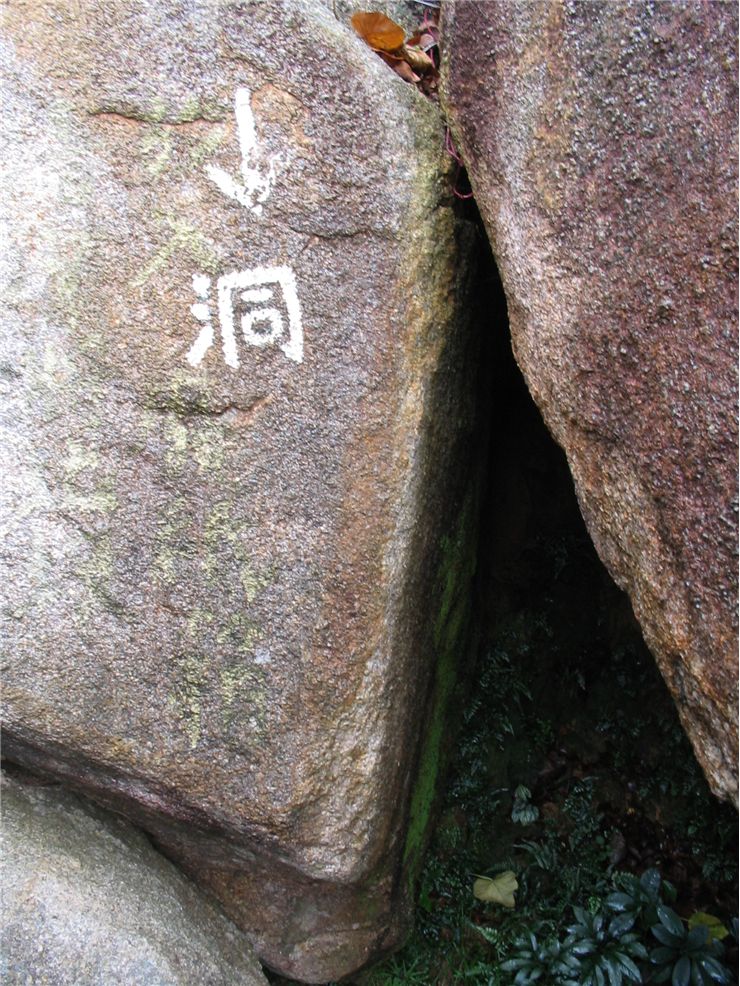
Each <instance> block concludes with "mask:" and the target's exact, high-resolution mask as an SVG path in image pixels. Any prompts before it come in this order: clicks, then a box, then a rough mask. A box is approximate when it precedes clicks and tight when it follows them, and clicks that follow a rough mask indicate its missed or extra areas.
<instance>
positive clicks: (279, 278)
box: [187, 267, 303, 369]
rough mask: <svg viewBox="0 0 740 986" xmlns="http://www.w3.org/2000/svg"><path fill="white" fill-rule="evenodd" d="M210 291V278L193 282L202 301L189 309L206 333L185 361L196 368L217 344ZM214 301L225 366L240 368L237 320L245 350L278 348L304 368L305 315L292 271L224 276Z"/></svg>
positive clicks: (257, 269)
mask: <svg viewBox="0 0 740 986" xmlns="http://www.w3.org/2000/svg"><path fill="white" fill-rule="evenodd" d="M210 289H211V281H210V278H208V277H206V276H205V275H203V274H195V275H194V276H193V290H194V291H195V293H196V295H197V296H198V299H199V300H198V301H197V302H196V304H194V305H191V306H190V311H191V312H192V314H193V315H194V316H195V317H196V318H197V319H198V321H200V322H202V326H203V327H202V328H201V330H200V334H199V335H198V338H197V339H196V340H195V342H194V343H193V345H192V347H191V348H190V351H189V353H188V355H187V359H188V362H189V363H190V364H191V365H192V366H199V365H200V363H201V362H202V360H203V357H204V356H205V354H206V353H207V352H208V350H209V349H210V348H211V346H212V345H213V343H214V329H213V319H212V314H211V304H210V299H209V294H210ZM216 299H217V305H218V321H219V325H220V328H221V337H222V340H223V350H224V360H225V361H226V364H227V366H231V367H234V369H238V367H239V356H238V352H237V342H236V327H235V322H236V318H237V317H238V318H239V324H240V327H241V331H242V336H243V337H244V341H245V343H246V344H247V345H249V346H260V347H261V346H269V345H273V344H276V343H277V344H278V345H279V348H280V349H281V350H282V351H283V353H284V354H285V355H286V356H287V357H288V359H290V360H293V361H294V362H296V363H302V362H303V324H302V322H301V309H300V305H299V303H298V291H297V288H296V281H295V275H294V274H293V271H292V270H291V269H290V268H289V267H255V268H253V269H252V270H242V271H234V272H233V273H231V274H224V275H223V276H222V277H219V279H218V281H217V282H216ZM286 317H287V326H286Z"/></svg>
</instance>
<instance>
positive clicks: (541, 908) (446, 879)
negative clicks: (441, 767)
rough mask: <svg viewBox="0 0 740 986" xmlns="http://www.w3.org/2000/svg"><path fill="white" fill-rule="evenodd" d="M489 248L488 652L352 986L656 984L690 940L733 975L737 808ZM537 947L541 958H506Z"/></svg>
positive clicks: (455, 714) (484, 527)
mask: <svg viewBox="0 0 740 986" xmlns="http://www.w3.org/2000/svg"><path fill="white" fill-rule="evenodd" d="M466 207H467V208H470V209H472V210H474V209H475V206H474V205H472V204H466ZM481 250H483V251H486V252H487V254H488V258H487V260H486V262H485V263H484V264H483V270H482V273H481V293H482V296H483V297H485V299H486V301H485V304H484V305H483V306H482V309H483V310H482V315H481V317H482V319H483V326H482V328H483V331H484V332H486V333H487V347H488V356H487V358H488V359H490V361H491V366H492V381H491V383H489V384H488V385H487V386H488V387H490V390H489V391H487V392H486V393H484V394H482V395H481V399H482V401H484V402H488V404H489V410H488V412H487V413H489V414H490V435H489V447H488V452H487V454H488V463H489V465H488V483H487V491H486V495H485V498H484V503H483V507H482V516H481V536H480V550H479V564H478V588H477V600H476V603H477V609H478V624H479V635H480V646H479V657H478V663H477V667H476V669H475V671H474V672H473V674H472V675H471V678H470V681H469V684H468V688H467V691H466V692H465V693H464V695H462V694H461V697H460V698H459V705H458V707H457V708H454V709H453V710H452V721H453V722H454V723H457V724H458V725H459V734H458V737H457V744H456V747H455V750H454V752H453V753H452V756H451V762H450V767H449V772H448V779H447V785H446V789H445V791H444V794H443V796H442V799H441V806H440V812H439V821H438V825H437V828H436V834H435V836H434V839H433V841H432V845H431V847H430V849H429V851H428V853H427V856H426V860H425V865H424V868H423V870H422V875H421V880H420V887H419V902H418V907H417V925H416V931H415V933H414V935H413V937H412V939H411V940H410V942H409V943H408V945H407V946H406V948H405V949H404V950H403V951H402V952H401V953H400V954H399V955H398V956H396V957H395V958H394V959H392V960H391V961H390V962H386V963H385V964H384V965H383V966H381V967H380V968H378V969H376V970H374V971H372V972H371V973H369V974H366V975H364V976H360V977H358V978H357V979H356V982H357V983H362V984H371V986H413V984H418V986H433V984H445V986H446V984H452V983H458V982H466V983H480V984H483V986H492V984H493V986H498V984H501V986H505V984H509V983H513V982H514V981H515V978H516V976H517V973H518V972H521V971H522V969H524V970H525V972H526V971H527V969H529V973H528V975H529V974H531V975H532V976H533V978H527V976H524V975H523V976H520V978H519V979H517V982H521V983H528V982H533V981H539V982H542V983H548V984H551V983H552V984H557V983H563V982H568V983H570V982H571V981H572V982H592V981H593V982H602V981H603V982H605V983H607V982H608V983H612V982H619V983H621V982H624V983H629V982H644V983H652V982H656V983H657V982H664V981H671V977H672V976H674V975H679V977H680V976H681V975H683V972H684V969H685V967H686V963H684V964H683V965H682V966H680V968H679V971H678V973H676V965H677V963H679V962H681V961H682V956H683V955H684V952H682V951H681V949H684V948H685V947H689V946H688V945H687V942H693V944H692V945H691V947H692V948H694V947H695V951H694V952H691V956H693V958H692V957H689V959H688V962H689V967H690V972H692V971H693V967H691V962H695V964H696V963H699V964H698V966H697V968H698V970H699V971H698V972H697V974H696V975H697V981H700V982H706V983H709V982H725V983H732V982H736V981H737V979H736V977H737V971H736V970H737V921H736V919H735V915H736V913H737V813H736V812H735V811H734V809H733V808H732V807H731V806H728V805H723V804H720V803H719V802H717V801H716V799H715V798H714V797H713V796H712V795H711V793H710V791H709V788H708V786H707V784H706V782H705V780H704V777H703V775H702V773H701V770H700V768H699V767H698V765H697V763H696V761H695V759H694V757H693V753H692V750H691V747H690V744H689V742H688V740H687V738H686V737H685V735H684V733H683V730H682V728H681V726H680V723H679V720H678V716H677V713H676V710H675V707H674V705H673V702H672V700H671V697H670V695H669V693H668V691H667V689H666V687H665V685H664V683H663V680H662V678H661V676H660V674H659V672H658V670H657V667H656V665H655V662H654V660H653V658H652V655H651V654H650V652H649V650H648V649H647V647H646V645H645V643H644V641H643V639H642V635H641V632H640V628H639V625H638V624H637V622H636V620H635V618H634V616H633V613H632V608H631V605H630V602H629V599H628V598H627V597H626V595H625V594H624V593H622V592H621V591H620V590H619V589H618V588H617V586H616V585H615V584H614V582H613V581H612V579H611V577H610V576H609V574H608V573H607V572H606V570H605V568H604V566H603V565H602V564H601V562H600V560H599V558H598V556H597V554H596V552H595V549H594V547H593V545H592V543H591V540H590V538H589V536H588V533H587V531H586V528H585V525H584V523H583V520H582V517H581V514H580V510H579V507H578V503H577V499H576V496H575V491H574V487H573V482H572V479H571V475H570V472H569V469H568V464H567V461H566V458H565V455H564V454H563V452H562V450H561V449H560V448H559V447H558V446H557V445H556V444H555V442H554V441H553V439H552V438H551V436H550V435H549V433H548V431H547V429H546V427H545V425H544V423H543V421H542V418H541V416H540V414H539V411H538V410H537V408H536V406H535V405H534V403H533V401H532V399H531V397H530V396H529V393H528V390H527V388H526V385H525V382H524V380H523V378H522V375H521V373H520V371H519V369H518V367H517V365H516V362H515V360H514V357H513V354H512V350H511V341H510V338H509V331H508V324H507V321H506V314H505V300H504V295H503V290H502V288H501V285H500V281H499V276H498V272H497V269H496V265H495V262H494V260H493V257H492V256H491V254H490V249H489V248H488V245H487V240H486V238H485V235H484V233H483V230H482V226H481ZM504 874H509V876H508V877H507V879H508V880H509V886H510V885H511V884H510V881H511V878H512V877H513V878H514V880H515V882H516V890H515V892H514V894H513V897H511V898H510V899H509V901H508V906H505V905H504V904H502V903H501V902H497V901H496V899H495V897H496V886H495V881H496V880H497V878H498V877H502V876H503V875H504ZM645 874H647V875H646V876H643V875H645ZM641 876H642V877H643V883H644V885H645V887H647V890H645V893H648V892H649V893H652V894H653V897H654V899H653V900H652V903H651V904H650V906H649V907H648V906H647V905H646V906H645V907H643V908H642V910H641V911H639V909H638V912H637V916H636V917H635V919H634V921H632V923H630V918H629V915H631V914H632V912H631V911H629V912H628V915H625V914H624V912H623V911H622V912H620V911H619V899H621V898H620V895H622V897H625V898H626V897H629V894H630V893H632V894H633V896H634V895H635V894H637V895H638V896H639V893H640V892H642V891H639V890H635V887H636V886H642V885H641V884H640V885H638V884H637V882H636V881H637V880H638V878H640V877H641ZM476 877H487V878H489V884H488V887H489V888H490V887H493V890H492V891H491V893H492V896H491V898H490V899H489V900H480V899H476V896H475V895H474V892H473V887H474V881H475V879H476ZM630 881H632V882H630ZM505 883H506V880H504V884H505ZM502 885H503V884H502ZM481 887H485V885H479V890H480V889H481ZM656 888H657V889H656ZM658 904H659V905H660V907H661V908H663V911H662V912H661V913H662V914H663V916H664V917H665V920H666V921H669V922H670V921H674V919H675V922H677V923H676V924H675V925H674V926H673V932H672V933H673V934H674V939H672V940H671V941H672V944H671V945H670V947H669V946H668V945H666V944H665V943H663V941H662V939H660V940H658V938H656V933H655V932H653V930H652V929H653V927H658V926H659V925H660V921H661V920H663V918H660V919H659V917H658V911H657V910H656V907H657V905H658ZM512 905H513V906H512ZM624 906H625V907H626V905H624ZM574 907H575V908H576V909H577V910H576V911H574ZM668 912H670V915H673V917H670V915H669V913H668ZM702 915H703V916H702ZM707 915H708V916H707ZM617 917H620V918H621V920H620V921H616V923H615V920H616V918H617ZM584 922H585V923H584ZM589 922H590V923H589ZM702 922H703V923H704V925H705V928H700V929H699V930H698V931H697V930H696V925H697V924H702ZM710 925H711V930H710ZM596 926H598V927H596ZM584 928H585V929H586V930H584ZM664 930H665V929H664ZM679 931H680V934H679ZM587 932H588V934H590V935H591V937H592V938H593V942H594V945H593V949H592V951H591V952H587V951H586V952H584V950H583V947H581V946H579V945H578V942H576V947H575V952H573V954H571V955H570V959H569V961H571V963H573V964H574V965H573V967H572V968H570V973H569V975H572V977H573V978H572V979H569V978H567V975H566V973H565V972H564V971H563V969H565V968H566V967H565V966H562V967H558V965H557V962H558V961H559V960H558V958H557V954H565V953H566V952H567V951H568V949H569V948H570V949H571V950H572V949H573V939H574V935H581V938H580V939H579V941H582V940H583V936H584V935H586V934H587ZM530 935H534V936H535V939H534V940H535V942H536V946H537V947H536V948H532V947H531V943H532V939H530V938H529V936H530ZM659 935H660V929H659V931H658V936H659ZM681 935H683V938H681ZM689 936H692V937H689ZM679 939H680V941H679ZM589 940H590V939H589ZM522 941H524V942H525V945H526V948H525V952H526V955H525V959H526V960H527V961H530V960H531V962H533V963H534V964H533V965H532V966H531V968H530V967H529V966H526V964H524V965H522V964H520V965H519V966H518V967H509V968H506V963H507V962H509V963H511V962H516V961H517V958H516V956H517V955H520V956H521V955H524V954H525V953H524V952H521V948H522V947H525V946H522V945H521V942H522ZM568 942H570V945H568ZM579 948H580V952H579ZM656 948H658V950H660V949H661V948H662V949H663V952H662V953H661V954H660V957H659V958H656V955H658V953H657V952H656ZM517 949H520V950H519V951H517ZM527 949H528V950H529V951H528V952H527ZM558 949H560V950H561V951H560V953H558ZM671 949H672V951H671ZM548 950H549V951H548ZM666 950H667V951H666ZM538 952H539V953H541V954H540V956H539V958H538V957H537V953H538ZM576 953H578V954H576ZM527 956H528V958H527ZM620 957H621V958H620ZM525 959H521V962H522V963H524V962H525ZM538 961H540V964H541V967H540V973H539V975H538V976H535V975H534V973H535V972H536V971H537V968H538V966H537V962H538ZM548 962H549V963H550V964H549V965H548ZM615 962H616V966H614V965H613V963H615ZM620 962H622V964H621V965H620ZM702 962H706V965H702V964H701V963H702ZM589 963H591V965H590V966H589ZM610 963H612V970H614V969H616V970H617V971H612V972H609V969H610ZM661 963H662V964H661ZM712 963H719V967H718V968H719V971H717V967H715V966H713V965H712ZM597 966H598V967H599V969H600V970H601V971H600V972H597V971H596V967H597ZM559 968H560V971H558V969H559ZM630 970H632V971H633V972H632V974H633V978H630ZM711 972H713V973H714V975H710V973H711ZM589 975H592V976H593V977H594V978H593V979H591V978H588V977H589ZM638 976H639V978H637V977H638ZM700 976H703V977H704V978H699V977H700ZM599 977H603V978H599ZM674 981H681V979H680V978H679V979H678V980H674ZM688 981H689V980H687V982H688Z"/></svg>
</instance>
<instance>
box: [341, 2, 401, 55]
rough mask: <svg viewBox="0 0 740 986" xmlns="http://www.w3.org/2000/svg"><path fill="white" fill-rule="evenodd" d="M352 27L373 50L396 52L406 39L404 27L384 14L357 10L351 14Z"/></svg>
mask: <svg viewBox="0 0 740 986" xmlns="http://www.w3.org/2000/svg"><path fill="white" fill-rule="evenodd" d="M352 27H353V28H354V29H355V31H356V32H357V33H358V34H359V35H360V37H361V38H362V40H363V41H365V42H367V44H369V45H370V47H371V48H372V49H374V50H375V51H388V52H397V51H398V50H399V48H401V47H402V46H403V42H404V41H405V39H406V32H405V31H404V29H403V28H402V27H401V26H400V25H399V24H396V22H395V21H392V20H391V19H390V17H386V16H385V14H378V13H365V12H363V11H358V12H357V13H356V14H353V15H352Z"/></svg>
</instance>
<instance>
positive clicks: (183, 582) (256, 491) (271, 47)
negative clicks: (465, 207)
mask: <svg viewBox="0 0 740 986" xmlns="http://www.w3.org/2000/svg"><path fill="white" fill-rule="evenodd" d="M2 18H3V20H2V25H3V26H2V38H3V40H2V55H3V71H4V77H5V80H6V82H5V85H4V114H3V126H4V130H5V142H4V146H5V151H6V153H5V155H4V156H5V159H6V179H5V182H4V188H5V193H6V194H5V197H4V208H5V209H6V211H7V212H8V213H9V216H8V223H7V229H8V231H9V241H8V245H9V251H8V252H9V254H10V256H9V262H8V268H7V274H8V276H7V281H6V287H5V290H4V297H3V321H4V325H3V334H2V338H3V350H4V351H3V355H2V362H1V366H2V403H1V406H0V413H1V414H2V419H3V429H4V439H3V443H2V448H3V452H2V462H1V463H0V468H1V469H2V473H3V475H4V477H5V478H6V483H5V484H4V494H3V495H4V497H5V506H4V507H3V513H2V516H3V526H4V539H3V542H2V544H3V547H2V562H3V572H2V582H3V587H4V590H5V600H4V607H3V621H4V625H3V639H4V645H5V647H4V654H3V664H4V672H3V673H4V710H3V712H4V717H5V748H4V750H5V754H6V755H7V756H8V757H9V758H11V759H13V760H15V761H17V762H20V763H22V764H24V765H26V766H28V767H30V768H31V769H34V770H36V771H39V772H45V773H47V774H51V775H53V776H56V777H59V778H62V779H64V780H65V782H66V783H67V784H69V785H70V786H71V787H76V788H78V789H80V790H82V791H84V792H85V793H87V794H88V795H89V796H91V797H93V798H95V799H96V800H97V801H99V802H100V803H102V804H104V805H109V806H112V807H114V808H116V809H118V810H120V811H122V812H124V813H126V814H127V815H129V816H130V817H131V818H132V819H134V820H135V821H137V822H138V824H140V825H142V826H143V827H145V828H146V829H147V830H148V831H149V832H151V833H152V834H153V835H154V837H155V838H156V839H157V841H158V844H159V845H160V846H161V847H162V848H163V849H164V850H165V851H166V852H167V853H168V854H169V855H170V856H171V857H172V858H174V859H175V860H176V861H177V862H178V863H179V864H180V865H181V866H182V867H183V868H184V869H185V870H186V871H187V872H188V873H189V874H190V875H191V876H192V877H193V878H194V879H195V880H196V881H197V882H199V883H200V884H201V885H202V886H204V887H207V888H208V889H209V890H210V891H212V892H213V893H214V894H215V895H216V896H217V897H218V898H219V899H220V900H221V902H222V903H223V906H224V907H225V909H226V910H227V912H228V913H229V915H230V916H231V917H232V918H233V919H234V920H235V921H236V922H237V924H239V926H240V927H242V928H244V929H247V930H248V931H249V932H250V934H251V935H252V937H253V938H254V939H255V941H256V942H257V945H258V948H259V954H260V956H261V957H262V958H263V959H265V960H266V961H267V962H268V963H269V964H270V965H272V966H273V967H275V968H277V969H279V970H282V971H283V972H284V973H286V974H289V975H291V976H294V977H296V978H299V977H300V978H303V979H305V980H308V981H313V982H324V981H326V980H327V979H331V978H336V977H339V976H340V975H342V974H344V973H347V972H349V971H351V970H352V969H354V968H357V967H358V966H360V965H362V964H363V963H364V962H366V961H369V960H370V959H371V958H373V957H375V956H377V955H379V954H382V952H383V951H384V950H386V949H388V948H390V947H392V946H393V945H394V944H395V943H397V942H398V940H399V939H400V938H401V937H402V935H403V934H404V931H405V927H406V898H407V894H408V882H409V870H410V867H412V866H413V862H414V859H415V858H416V856H417V854H418V849H419V846H420V845H421V841H422V833H423V830H424V823H425V817H426V811H427V808H428V804H429V799H430V797H431V794H432V792H433V789H434V777H435V769H436V768H435V761H434V751H435V749H436V747H437V745H438V744H439V742H440V740H441V737H442V717H441V709H442V707H443V702H444V698H445V696H446V695H447V694H449V690H450V681H451V662H452V660H453V657H455V656H457V655H458V654H460V653H462V645H461V641H462V640H463V637H464V633H465V622H466V621H465V612H466V607H467V598H468V586H469V582H470V578H471V572H472V560H471V559H472V555H471V552H472V550H473V548H472V545H473V539H474V523H473V519H474V517H475V510H474V509H473V497H474V482H473V479H474V477H473V474H472V471H471V469H469V468H468V466H467V465H466V459H465V455H466V451H467V446H468V442H469V441H470V438H471V434H472V430H473V424H474V422H473V416H474V403H473V401H474V389H475V388H474V386H473V380H474V377H475V371H474V365H475V364H474V362H472V361H473V360H474V352H473V343H472V342H471V341H470V335H469V333H467V332H466V323H465V319H466V317H467V316H463V315H461V312H464V311H465V310H466V300H465V289H466V288H465V283H464V278H463V277H462V276H461V275H460V274H459V273H458V272H459V270H460V269H461V263H460V256H461V252H462V253H463V254H464V252H465V244H466V242H467V239H468V238H469V235H468V234H469V231H467V230H466V228H464V226H463V225H461V224H460V223H459V222H458V221H457V220H456V219H455V215H454V209H453V205H452V200H451V197H450V193H449V181H448V175H447V168H448V163H447V162H448V160H449V159H448V157H447V155H446V154H445V151H444V130H443V126H442V123H441V120H440V116H439V111H438V109H437V108H436V107H435V106H434V105H432V104H431V103H430V102H428V101H427V100H425V99H424V97H423V96H421V95H420V94H419V93H418V92H417V91H416V89H415V88H414V87H413V86H411V85H408V84H406V83H404V82H402V81H401V80H400V79H399V78H398V77H397V76H396V75H395V74H394V73H393V72H392V71H391V70H390V69H389V68H388V67H387V66H386V65H385V64H384V63H383V62H382V61H381V60H380V59H378V58H377V57H376V56H375V55H374V54H373V52H372V51H371V50H370V49H369V48H368V47H367V46H366V45H365V44H363V42H362V41H360V40H359V39H358V38H357V37H356V36H355V34H354V32H353V31H352V30H351V28H350V27H349V26H348V25H346V24H343V23H339V22H338V21H337V20H336V19H335V18H334V17H333V15H332V14H331V12H330V11H329V10H328V9H327V8H325V7H324V6H322V5H320V4H316V3H312V2H310V0H269V2H260V3H243V2H236V0H234V2H216V0H211V2H206V3H202V4H197V5H192V4H185V3H181V2H177V0H165V2H159V0H158V2H156V3H154V2H152V3H137V4H131V3H129V2H128V0H111V2H110V3H105V4H101V3H98V2H93V0H89V2H83V3H75V4H69V3H68V2H67V0H58V2H53V3H49V2H48V0H43V2H42V0H32V2H30V3H27V2H24V3H21V2H18V3H15V2H11V3H9V4H6V5H5V6H4V7H3V14H2ZM471 367H472V368H471ZM425 723H426V725H425ZM423 733H426V737H427V739H426V741H425V745H424V746H423V748H422V746H421V745H420V742H419V737H420V735H422V734H423ZM416 778H418V782H417V780H416ZM407 832H408V838H407Z"/></svg>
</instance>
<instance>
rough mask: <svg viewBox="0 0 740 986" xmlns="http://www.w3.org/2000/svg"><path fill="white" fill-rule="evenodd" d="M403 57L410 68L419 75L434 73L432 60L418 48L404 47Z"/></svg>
mask: <svg viewBox="0 0 740 986" xmlns="http://www.w3.org/2000/svg"><path fill="white" fill-rule="evenodd" d="M403 57H404V58H405V59H406V61H407V62H408V63H409V65H410V66H411V68H412V69H413V70H414V71H415V72H419V73H421V75H423V74H424V73H425V72H434V70H435V64H434V62H433V61H432V59H431V58H430V57H429V55H427V54H426V52H423V51H422V50H421V49H420V48H409V46H408V45H404V46H403Z"/></svg>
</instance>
